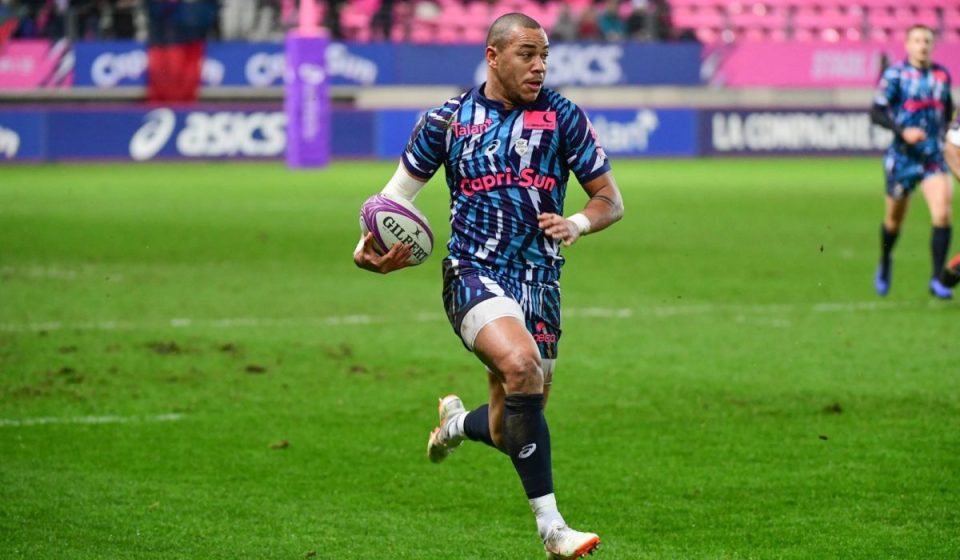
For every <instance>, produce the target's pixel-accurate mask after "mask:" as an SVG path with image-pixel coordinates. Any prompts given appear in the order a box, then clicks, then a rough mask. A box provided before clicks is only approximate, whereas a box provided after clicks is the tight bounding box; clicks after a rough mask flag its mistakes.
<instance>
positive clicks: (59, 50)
mask: <svg viewBox="0 0 960 560" xmlns="http://www.w3.org/2000/svg"><path fill="white" fill-rule="evenodd" d="M68 51H69V45H67V43H66V42H65V41H64V42H58V43H53V44H51V43H50V42H49V41H45V40H17V41H8V42H6V43H5V44H3V45H2V46H0V89H3V90H18V89H21V90H22V89H35V88H41V87H57V86H69V85H70V84H71V83H72V82H73V68H72V67H67V66H68V65H70V64H71V61H72V60H73V57H72V56H69V57H65V56H64V54H65V53H66V52H68Z"/></svg>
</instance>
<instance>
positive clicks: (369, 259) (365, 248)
mask: <svg viewBox="0 0 960 560" xmlns="http://www.w3.org/2000/svg"><path fill="white" fill-rule="evenodd" d="M361 241H362V242H361V244H360V245H359V246H358V247H357V250H356V251H354V253H353V262H354V264H356V265H357V266H358V267H360V268H362V269H364V270H369V271H370V272H377V273H380V274H387V273H389V272H393V271H395V270H400V269H401V268H406V267H408V266H410V261H409V259H410V254H411V251H413V248H412V247H411V246H410V245H404V244H402V243H394V245H393V247H391V248H390V250H389V251H387V252H386V253H384V254H383V255H378V254H377V251H376V249H375V242H374V240H373V233H368V234H367V235H365V236H364V237H363V239H362V240H361Z"/></svg>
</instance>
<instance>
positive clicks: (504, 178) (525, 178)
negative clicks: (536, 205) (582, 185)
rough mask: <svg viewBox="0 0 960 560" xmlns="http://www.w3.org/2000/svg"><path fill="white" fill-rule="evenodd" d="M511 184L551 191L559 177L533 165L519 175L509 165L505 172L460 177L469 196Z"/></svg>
mask: <svg viewBox="0 0 960 560" xmlns="http://www.w3.org/2000/svg"><path fill="white" fill-rule="evenodd" d="M511 186H518V187H521V188H524V189H537V190H541V191H547V192H551V191H553V189H554V187H556V186H557V179H556V178H555V177H551V176H550V175H541V174H540V173H538V172H537V170H536V169H534V168H532V167H524V168H523V169H521V170H520V174H519V175H514V174H513V170H512V169H510V168H509V167H508V168H507V170H506V171H505V172H503V173H489V174H487V175H481V176H480V177H464V178H463V179H460V192H462V193H463V194H465V195H467V196H473V195H475V194H477V193H479V192H484V191H492V190H493V189H496V188H500V187H511Z"/></svg>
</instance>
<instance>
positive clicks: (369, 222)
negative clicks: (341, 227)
mask: <svg viewBox="0 0 960 560" xmlns="http://www.w3.org/2000/svg"><path fill="white" fill-rule="evenodd" d="M360 231H361V232H362V233H363V235H367V233H368V232H373V241H374V249H376V251H377V253H379V254H381V255H382V254H384V253H386V252H387V251H389V250H390V247H393V245H394V243H397V242H400V243H403V244H404V245H410V246H411V247H412V249H413V251H412V253H411V254H410V258H409V259H408V261H407V262H409V263H410V264H413V265H416V264H420V263H422V262H423V261H425V260H427V257H429V256H430V253H431V252H432V251H433V231H432V230H431V229H430V223H429V222H427V217H426V216H424V215H423V213H422V212H420V210H418V209H417V207H416V206H414V205H413V204H412V203H410V202H408V201H406V200H403V199H400V198H394V197H390V196H387V195H385V194H382V193H381V194H375V195H373V196H371V197H370V198H368V199H367V200H366V202H364V203H363V206H362V207H360Z"/></svg>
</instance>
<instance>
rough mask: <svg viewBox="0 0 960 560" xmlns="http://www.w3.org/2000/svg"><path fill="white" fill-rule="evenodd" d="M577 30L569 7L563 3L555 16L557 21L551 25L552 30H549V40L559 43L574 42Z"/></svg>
mask: <svg viewBox="0 0 960 560" xmlns="http://www.w3.org/2000/svg"><path fill="white" fill-rule="evenodd" d="M578 28H579V26H578V25H577V22H576V20H574V18H573V12H571V11H570V5H569V4H567V3H563V4H561V6H560V12H559V13H558V14H557V20H556V21H555V22H554V23H553V29H551V30H550V39H552V40H554V41H560V42H563V41H576V40H577V35H578V34H579V29H578Z"/></svg>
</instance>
